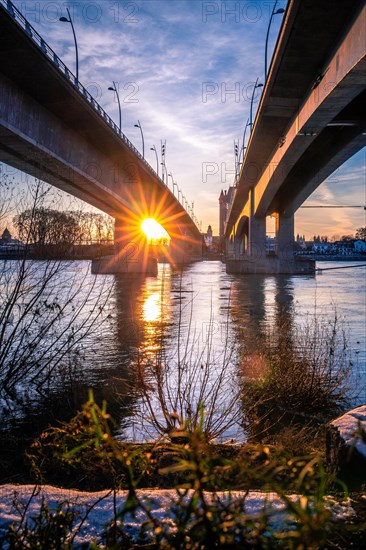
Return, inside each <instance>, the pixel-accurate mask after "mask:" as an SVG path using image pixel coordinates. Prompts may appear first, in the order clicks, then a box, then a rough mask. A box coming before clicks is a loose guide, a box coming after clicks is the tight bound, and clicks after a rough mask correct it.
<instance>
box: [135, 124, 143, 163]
mask: <svg viewBox="0 0 366 550" xmlns="http://www.w3.org/2000/svg"><path fill="white" fill-rule="evenodd" d="M137 122H138V124H135V128H140V132H141V140H142V158H145V141H144V134H143V132H142V128H141V124H140V121H139V120H138V121H137Z"/></svg>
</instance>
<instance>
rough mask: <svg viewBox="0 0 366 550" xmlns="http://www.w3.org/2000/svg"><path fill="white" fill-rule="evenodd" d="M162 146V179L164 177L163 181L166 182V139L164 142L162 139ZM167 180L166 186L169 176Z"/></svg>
mask: <svg viewBox="0 0 366 550" xmlns="http://www.w3.org/2000/svg"><path fill="white" fill-rule="evenodd" d="M160 144H161V165H162V169H161V173H162V176H161V177H162V180H163V181H164V180H165V174H166V173H167V169H166V164H165V153H166V139H165V140H164V141H163V140H162V139H161V140H160ZM166 179H167V183H166V185H168V176H166ZM164 183H165V181H164Z"/></svg>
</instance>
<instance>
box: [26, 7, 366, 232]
mask: <svg viewBox="0 0 366 550" xmlns="http://www.w3.org/2000/svg"><path fill="white" fill-rule="evenodd" d="M16 4H17V5H18V6H20V7H21V8H22V9H23V11H24V10H25V11H26V12H27V13H26V15H27V14H28V15H29V18H30V22H31V24H32V25H34V26H35V27H36V29H37V30H38V31H39V32H40V33H41V34H42V36H43V37H44V39H45V40H46V41H47V42H48V43H49V44H50V46H51V47H52V48H53V49H54V50H55V51H56V52H57V54H58V55H59V56H60V57H61V58H62V59H63V60H64V62H65V63H66V64H67V65H68V66H69V67H70V68H71V70H74V67H75V49H74V42H73V35H72V31H71V26H70V25H69V24H68V23H61V22H59V21H58V16H60V15H66V6H69V8H70V9H71V10H72V14H73V20H74V23H75V30H76V34H77V40H78V45H79V66H80V80H81V81H82V83H84V85H86V87H87V88H88V90H89V91H90V92H91V93H94V94H96V95H97V97H98V101H99V102H100V104H101V105H102V107H103V108H104V109H105V110H106V111H107V113H108V114H109V115H110V116H111V117H112V118H113V120H115V121H116V122H117V121H118V105H117V102H116V98H115V96H114V93H113V92H110V91H108V86H110V85H111V84H112V81H115V82H117V83H118V85H119V90H120V94H121V100H122V129H123V131H124V133H125V134H126V135H127V137H128V138H129V139H131V141H132V142H133V143H134V144H135V145H136V146H137V147H138V148H139V149H141V135H140V132H139V129H138V128H135V127H134V124H136V122H137V120H140V122H141V125H142V127H143V131H144V136H145V149H146V157H147V159H148V160H149V162H150V163H151V165H152V166H153V167H155V166H156V159H155V155H154V152H153V151H150V147H151V146H152V145H153V144H155V145H156V147H157V150H158V151H159V146H160V140H161V139H164V140H166V142H167V165H168V169H169V171H170V170H171V171H172V173H173V174H174V178H175V179H176V180H177V181H178V184H179V186H180V187H181V188H182V189H183V192H184V194H185V196H186V197H187V199H189V200H190V201H192V200H194V202H195V211H196V214H197V216H198V218H201V217H202V219H203V224H204V226H207V225H209V224H211V225H212V226H213V229H214V231H215V232H217V230H218V215H219V214H218V208H217V204H218V203H217V199H218V196H219V193H220V191H221V189H222V188H225V187H227V186H228V185H229V184H230V183H231V182H232V176H231V174H230V170H232V168H233V163H234V155H233V140H234V139H241V136H242V134H243V129H244V126H245V122H246V120H247V118H248V115H249V107H250V101H249V99H250V94H251V88H250V86H251V85H253V82H254V81H255V80H256V78H257V77H259V78H260V79H262V78H263V71H264V66H263V65H264V43H265V36H266V31H267V26H268V21H269V10H270V3H268V2H263V3H261V2H243V1H235V2H234V1H233V2H213V3H207V2H206V3H205V2H200V1H197V0H195V1H193V0H174V1H167V0H133V1H132V2H116V1H112V0H103V1H101V0H97V1H94V0H93V1H91V0H78V2H74V3H73V2H64V1H60V2H58V1H56V2H47V3H45V2H44V3H42V2H36V1H35V0H26V2H24V1H21V0H18V1H17V2H16ZM209 4H210V5H211V8H212V9H211V11H210V9H209ZM279 5H281V7H284V6H285V2H280V3H279ZM93 6H94V7H93ZM46 8H47V9H46ZM37 10H38V12H37ZM32 13H33V15H32ZM37 14H38V15H37ZM281 20H282V17H281V16H276V17H274V19H273V25H272V27H271V33H270V37H269V54H271V51H272V50H273V47H274V44H275V41H276V37H277V33H278V29H279V26H280V24H281ZM208 83H211V84H210V85H211V87H210V86H209V85H208ZM257 105H258V103H256V104H255V107H256V106H257ZM360 158H363V157H358V159H360ZM207 162H212V163H216V164H217V165H218V166H220V167H221V165H222V164H224V166H225V171H226V173H225V174H222V170H221V168H220V171H219V173H218V174H217V175H216V177H215V178H214V177H213V178H211V179H210V180H208V181H207V182H203V181H202V166H203V164H204V163H207ZM364 172H365V163H364V161H362V160H357V162H356V164H355V163H353V164H352V163H351V164H348V163H347V165H346V167H345V168H342V169H340V170H339V171H337V173H336V174H335V175H334V177H333V179H332V178H329V179H328V180H327V182H325V183H324V184H323V185H322V186H320V187H319V188H318V190H317V191H316V193H315V194H314V195H313V197H312V199H316V200H319V201H321V202H322V201H333V200H336V201H337V202H338V201H340V203H342V202H343V201H345V200H348V199H349V198H350V197H352V201H353V200H360V197H363V200H364V190H363V187H364V186H365V179H364ZM335 178H337V179H336V180H335ZM362 186H363V187H362ZM208 205H209V206H208ZM299 216H300V218H299V223H305V221H304V220H305V218H304V219H303V218H302V216H303V214H302V213H301V214H300V215H299ZM342 216H345V218H344V219H343V218H342V220H343V221H342V224H343V225H344V226H346V225H347V226H348V224H349V223H350V222H351V220H352V216H353V214H348V213H346V214H342ZM328 218H329V224H328V226H327V227H330V226H331V224H334V223H336V221H337V220H340V219H341V215H340V214H339V216H338V217H335V216H334V215H333V214H329V216H328V215H327V219H328ZM306 219H308V218H306ZM301 220H303V221H301ZM317 223H319V224H321V225H322V227H323V226H324V217H323V216H322V220H320V217H319V216H318V214H316V213H315V212H313V214H312V216H311V220H308V221H306V223H305V225H306V228H307V231H308V230H310V227H314V226H316V224H317Z"/></svg>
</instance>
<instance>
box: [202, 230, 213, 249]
mask: <svg viewBox="0 0 366 550" xmlns="http://www.w3.org/2000/svg"><path fill="white" fill-rule="evenodd" d="M204 239H205V244H206V246H211V245H212V227H211V225H209V226H208V228H207V232H206V233H205V235H204Z"/></svg>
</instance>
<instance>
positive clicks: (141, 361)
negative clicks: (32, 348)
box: [11, 261, 366, 439]
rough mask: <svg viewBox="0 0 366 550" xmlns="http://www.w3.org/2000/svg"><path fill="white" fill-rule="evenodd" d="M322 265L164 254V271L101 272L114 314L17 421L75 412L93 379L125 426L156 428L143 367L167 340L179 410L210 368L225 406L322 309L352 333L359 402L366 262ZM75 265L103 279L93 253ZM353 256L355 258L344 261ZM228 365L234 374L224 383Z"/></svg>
mask: <svg viewBox="0 0 366 550" xmlns="http://www.w3.org/2000/svg"><path fill="white" fill-rule="evenodd" d="M317 265H318V267H320V268H321V269H322V271H321V272H318V273H317V274H316V275H315V276H310V275H309V276H292V275H277V276H265V275H245V276H239V275H231V274H227V273H226V271H225V265H224V264H222V263H221V262H219V261H204V262H198V263H194V264H192V265H189V266H186V267H185V268H184V269H183V270H182V271H180V270H173V269H172V268H171V267H170V266H169V265H167V264H159V273H158V276H157V277H137V278H136V277H135V278H127V277H125V276H112V275H107V276H97V278H99V279H98V281H103V284H106V285H107V286H108V285H109V286H110V295H109V297H108V303H107V310H108V319H107V321H106V323H105V324H103V325H102V326H101V327H99V328H98V330H96V331H95V332H91V333H90V334H89V335H88V336H87V337H86V338H85V340H84V342H83V346H82V350H81V352H80V353H79V354H78V356H77V359H75V364H72V365H70V361H69V363H68V367H67V368H66V366H65V368H64V371H63V377H62V381H61V382H60V381H59V382H60V383H58V384H57V383H56V384H55V385H54V386H53V387H52V388H51V391H50V393H47V394H45V395H42V396H39V397H37V399H36V400H35V401H34V402H33V401H32V403H33V405H30V404H29V405H28V409H27V413H26V416H25V417H22V415H20V416H19V415H18V416H17V418H15V419H14V418H13V419H12V421H11V422H12V424H13V426H15V424H16V422H18V423H19V422H26V423H27V425H28V429H29V430H31V428H30V426H31V425H32V426H38V425H39V426H40V427H43V425H44V424H47V423H48V422H51V423H52V422H55V421H56V420H57V419H64V418H69V417H70V416H71V415H72V414H73V413H74V412H75V410H78V409H79V408H80V406H81V404H82V402H83V401H85V399H86V396H87V389H88V388H89V387H91V388H93V390H94V394H95V398H96V400H97V401H98V402H100V401H102V399H105V400H106V401H107V402H108V407H109V410H110V411H111V413H112V416H113V417H114V418H115V419H116V422H117V425H118V426H119V428H118V430H117V431H119V433H120V435H121V436H123V437H127V438H131V437H133V438H135V439H144V438H146V437H151V436H153V435H154V430H152V431H149V429H148V428H146V426H145V430H141V425H140V427H139V426H138V423H137V424H136V423H135V422H132V421H131V418H132V417H133V416H134V415H135V416H134V417H136V414H137V417H138V418H139V419H140V420H141V418H142V423H140V424H144V420H147V417H148V414H149V411H148V410H146V408H145V409H143V408H141V407H142V402H141V399H140V397H139V393H138V391H136V390H137V386H138V376H137V374H136V373H137V369H140V371H141V368H144V369H148V368H149V366H150V367H151V365H152V364H153V363H154V361H156V359H155V358H156V354H157V352H158V353H159V350H160V351H161V350H162V349H163V350H164V354H163V355H164V357H163V362H164V369H165V370H167V369H168V374H167V375H166V376H165V385H166V388H167V391H168V393H169V398H170V401H171V403H170V404H171V406H172V412H174V411H173V409H174V404H177V399H178V397H177V396H176V393H177V391H178V385H179V384H181V389H182V388H184V392H186V393H185V395H186V396H188V393H189V392H191V393H189V396H190V398H191V399H198V397H197V391H199V390H198V389H197V387H198V386H199V385H200V384H202V377H203V376H204V375H206V374H207V378H206V382H205V383H206V386H207V387H206V389H205V392H206V393H205V394H204V400H209V398H210V396H211V397H212V394H213V393H214V392H215V391H216V394H215V395H216V400H217V403H216V405H218V406H219V408H220V409H221V411H223V410H224V409H225V406H226V405H225V399H228V400H230V391H232V390H233V388H235V385H236V383H237V379H236V377H237V375H238V371H240V373H241V376H244V377H245V376H249V377H259V376H261V375H262V374H263V372H262V370H263V359H262V351H263V346H267V345H268V344H269V343H271V342H274V341H276V340H277V339H278V337H280V336H283V335H284V331H290V332H291V334H292V339H293V338H294V334H296V330H295V329H298V328H299V327H301V326H304V325H306V326H309V324H310V325H311V324H312V323H314V322H318V321H319V320H320V319H321V320H322V322H325V323H328V324H329V323H331V321H332V320H333V319H334V316H335V315H337V318H338V320H339V321H340V325H341V328H342V330H345V332H346V333H347V339H348V344H349V351H350V360H351V361H352V365H353V366H352V377H351V380H352V384H353V393H352V395H353V397H352V404H353V405H357V404H361V403H365V402H366V389H365V386H366V384H365V382H366V328H365V327H366V323H365V321H366V268H365V267H360V266H359V264H358V263H357V262H354V263H353V264H352V262H337V263H332V262H321V263H318V264H317ZM65 266H66V267H65V269H64V271H63V280H65V272H66V273H68V276H67V279H68V280H69V281H71V280H72V281H74V283H73V284H74V285H75V282H76V281H77V279H78V278H80V279H81V278H85V279H84V282H83V287H85V286H86V282H88V281H89V282H90V281H91V280H92V279H94V276H93V275H91V274H90V263H89V262H65ZM346 266H351V268H350V269H343V268H344V267H346ZM352 266H353V267H352ZM331 267H336V268H337V269H329V268H331ZM98 284H101V283H99V282H98ZM69 286H70V285H69ZM88 307H90V304H89V305H88ZM84 314H85V312H84ZM329 326H330V325H329ZM294 331H295V332H294ZM295 340H296V336H295ZM159 357H160V358H161V355H160V356H159ZM178 357H179V361H180V364H181V365H184V368H185V371H184V368H183V369H182V373H183V374H182V376H181V377H180V380H177V376H178V375H177V373H176V368H177V364H178V359H177V358H178ZM65 365H66V363H65ZM167 365H168V366H169V368H168V367H167ZM223 365H225V369H226V375H227V376H226V379H225V381H223V383H222V384H221V386H220V387H215V379H216V378H217V376H218V375H219V374H218V373H219V372H220V368H222V366H223ZM140 371H139V372H140ZM192 380H193V382H194V385H195V386H196V387H195V388H189V392H188V390H187V384H188V382H189V381H191V382H192ZM150 382H151V383H153V380H150ZM187 392H188V393H187ZM201 397H202V396H201ZM30 402H31V401H30ZM34 403H36V405H34ZM184 406H187V405H184ZM154 407H155V410H156V409H157V408H158V402H155V401H154V400H153V409H154ZM150 412H151V411H150ZM157 414H158V416H159V413H157ZM232 430H233V427H232V426H231V427H230V429H228V430H227V431H226V432H224V433H223V434H221V435H222V436H223V437H228V436H230V437H231V436H233V435H234V432H233V431H232Z"/></svg>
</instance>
